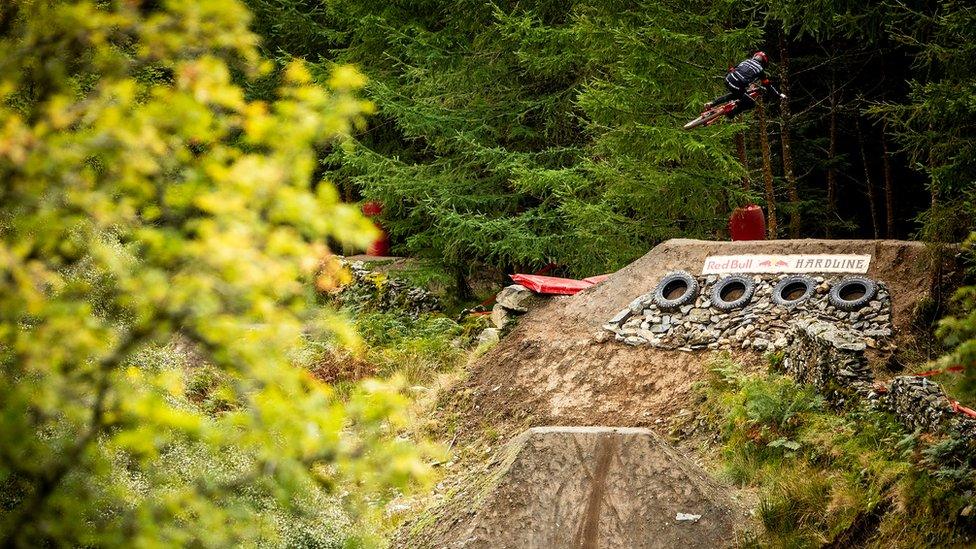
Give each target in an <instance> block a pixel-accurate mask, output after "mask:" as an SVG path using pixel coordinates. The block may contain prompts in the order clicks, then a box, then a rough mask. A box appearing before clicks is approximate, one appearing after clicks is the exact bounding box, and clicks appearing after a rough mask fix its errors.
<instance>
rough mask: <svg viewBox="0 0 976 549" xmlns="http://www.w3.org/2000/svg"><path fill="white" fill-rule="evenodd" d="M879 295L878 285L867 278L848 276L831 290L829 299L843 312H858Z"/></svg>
mask: <svg viewBox="0 0 976 549" xmlns="http://www.w3.org/2000/svg"><path fill="white" fill-rule="evenodd" d="M876 295H878V283H877V282H875V281H873V280H871V279H870V278H867V277H865V276H848V277H844V278H842V279H841V280H840V282H838V283H836V284H834V285H833V286H832V287H831V288H830V293H829V294H828V295H827V299H828V300H830V304H831V305H833V306H834V307H837V308H838V309H840V310H842V311H856V310H858V309H860V308H861V307H863V306H865V305H867V304H868V302H869V301H871V300H872V299H874V296H876Z"/></svg>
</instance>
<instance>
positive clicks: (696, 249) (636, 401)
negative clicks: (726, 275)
mask: <svg viewBox="0 0 976 549" xmlns="http://www.w3.org/2000/svg"><path fill="white" fill-rule="evenodd" d="M826 253H830V254H846V253H849V254H870V255H871V256H872V261H871V267H870V270H869V272H868V276H870V277H873V278H876V279H878V280H881V281H884V282H885V283H886V284H887V285H888V287H889V288H890V291H891V295H892V323H893V325H894V327H895V332H896V339H903V338H904V337H905V336H903V335H902V334H907V333H908V331H909V330H908V326H909V324H910V322H911V319H912V316H913V312H914V309H915V307H916V306H917V305H918V303H919V302H920V301H921V300H922V299H923V298H924V297H926V296H927V295H928V294H929V291H930V288H931V286H932V281H933V275H932V273H931V272H930V271H929V270H928V269H926V268H925V264H926V263H927V262H926V261H925V260H924V257H925V247H924V245H922V244H920V243H917V242H904V241H891V240H877V241H871V240H789V241H776V240H773V241H756V242H708V241H700V240H683V239H682V240H669V241H667V242H665V243H663V244H661V245H659V246H657V247H655V248H654V249H653V250H651V251H650V252H649V253H648V254H646V255H645V256H643V257H642V258H640V259H639V260H637V261H635V262H634V263H632V264H631V265H629V266H627V267H626V268H624V269H622V270H620V271H618V272H617V273H614V274H613V275H612V276H611V277H610V278H609V279H608V280H606V281H605V282H603V283H601V284H598V285H597V286H594V287H593V288H590V289H587V290H585V291H583V292H580V293H579V294H576V295H575V296H572V297H568V298H562V299H556V300H554V301H553V302H552V303H551V304H549V305H547V306H545V307H542V308H540V309H537V310H535V311H532V312H530V313H529V314H528V315H526V316H525V317H523V318H522V319H521V320H520V322H519V325H518V327H516V329H515V330H513V332H512V333H511V334H509V335H508V336H507V337H506V338H505V339H503V340H502V342H501V343H500V344H499V345H498V346H496V347H495V348H494V349H493V350H492V351H490V352H489V353H488V354H487V355H485V356H484V357H482V358H481V359H480V360H478V361H477V363H476V364H475V365H474V366H473V369H472V372H471V377H470V379H469V382H468V384H467V389H468V390H470V392H471V398H472V402H473V406H472V407H471V409H470V410H469V419H470V420H471V422H472V423H474V424H481V423H484V422H488V423H496V422H499V421H501V422H504V421H506V420H516V421H518V420H520V419H521V418H525V417H527V416H529V415H531V416H532V419H531V424H532V425H613V426H652V427H653V426H654V425H655V420H657V419H659V418H664V419H666V418H669V417H671V416H673V415H674V414H676V413H677V412H679V411H680V410H681V409H682V408H688V407H689V406H690V404H691V402H690V401H689V393H690V389H691V385H692V384H693V383H694V382H695V381H696V380H698V379H700V378H701V374H702V364H703V357H704V356H709V353H685V352H681V351H664V350H660V349H654V348H651V347H646V346H642V347H629V346H626V345H622V344H620V343H616V342H612V341H611V342H606V343H598V342H597V341H596V340H595V338H594V336H595V334H596V333H597V332H598V331H599V330H600V327H601V326H602V325H603V324H604V323H605V322H606V321H607V320H608V319H609V318H610V317H612V316H613V315H614V313H616V312H617V311H619V310H620V309H622V308H624V307H626V306H627V304H628V303H630V301H631V300H632V299H634V298H635V297H637V296H639V295H641V294H643V293H645V292H648V291H650V290H651V289H653V288H654V286H655V284H657V282H658V280H659V279H660V277H661V276H663V275H664V274H665V273H667V272H669V271H672V270H676V269H684V270H687V271H689V272H691V273H692V274H698V273H700V272H701V268H702V264H703V263H704V260H705V258H706V257H707V256H709V255H729V254H826ZM740 358H742V359H744V360H746V361H749V360H753V361H755V360H761V357H760V356H758V355H757V354H752V353H744V354H743V355H742V356H741V357H740Z"/></svg>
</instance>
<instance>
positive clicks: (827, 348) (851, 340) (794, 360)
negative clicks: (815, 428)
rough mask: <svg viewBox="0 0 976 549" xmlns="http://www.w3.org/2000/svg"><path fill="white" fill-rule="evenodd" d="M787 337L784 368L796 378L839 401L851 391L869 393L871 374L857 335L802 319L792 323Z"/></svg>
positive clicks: (829, 325) (871, 381)
mask: <svg viewBox="0 0 976 549" xmlns="http://www.w3.org/2000/svg"><path fill="white" fill-rule="evenodd" d="M787 339H789V341H790V345H789V346H788V347H787V348H786V352H785V353H784V356H783V368H784V369H785V370H786V372H787V373H788V374H790V375H791V376H792V377H793V378H794V379H796V380H797V381H799V382H802V383H809V384H811V385H813V386H814V387H816V388H817V390H818V391H820V393H821V394H823V395H824V396H826V397H827V398H828V399H830V400H832V401H834V402H836V403H838V404H841V403H843V401H844V400H845V399H846V398H848V395H849V394H851V393H852V392H853V393H856V394H859V395H861V396H865V397H866V396H868V394H870V392H871V388H872V383H873V381H874V376H873V375H872V373H871V369H870V368H869V367H868V363H867V358H866V357H865V356H864V349H865V348H866V345H865V343H864V341H863V340H862V338H861V336H860V335H859V334H857V333H855V332H854V331H852V330H849V329H843V328H841V327H838V326H837V325H835V324H832V323H830V322H825V321H823V320H809V319H803V320H797V321H794V322H793V326H792V328H791V329H790V332H789V334H788V336H787Z"/></svg>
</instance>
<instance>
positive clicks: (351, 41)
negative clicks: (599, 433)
mask: <svg viewBox="0 0 976 549" xmlns="http://www.w3.org/2000/svg"><path fill="white" fill-rule="evenodd" d="M250 4H251V5H252V6H253V7H254V9H255V10H256V11H257V13H259V17H258V23H257V26H258V28H259V29H262V32H264V33H266V36H268V39H269V48H270V49H273V50H274V49H278V48H280V49H281V50H283V51H284V52H286V53H290V54H293V55H297V56H302V57H305V58H308V59H314V60H317V59H318V58H319V57H325V58H326V60H325V61H324V62H322V63H321V66H322V67H327V66H329V65H330V63H332V62H336V61H338V62H353V63H356V64H358V65H359V66H360V67H361V68H362V69H363V71H364V72H365V73H366V74H367V75H368V76H369V77H370V84H369V85H368V87H367V93H368V94H369V96H370V98H371V99H373V100H374V101H375V102H376V104H377V106H378V107H379V110H380V116H379V117H377V119H376V122H375V124H373V125H372V126H371V128H370V129H369V131H367V132H365V133H363V134H361V135H360V136H358V141H359V142H358V146H357V147H354V148H349V149H341V150H336V151H335V152H334V154H333V155H331V156H330V157H329V158H328V159H327V160H326V165H327V166H328V167H330V168H332V169H334V170H335V171H334V172H333V173H334V174H335V177H336V178H337V179H338V180H341V181H343V182H344V183H345V182H348V183H350V184H351V185H352V186H354V187H355V188H357V189H359V190H360V191H361V192H362V193H363V194H364V195H365V196H366V197H368V198H370V199H380V200H382V201H383V202H384V204H386V207H387V209H386V211H385V219H384V222H385V224H386V226H387V227H388V228H389V229H390V231H391V233H392V235H393V237H394V239H395V241H398V242H400V247H399V250H400V251H401V252H404V253H409V254H411V255H415V256H425V257H431V258H436V259H438V260H441V261H444V262H446V263H448V264H450V265H463V264H465V263H467V262H469V261H470V260H472V259H478V260H481V261H486V262H488V263H490V264H492V265H498V266H506V267H511V266H523V267H527V266H531V265H535V266H538V265H541V264H545V263H548V262H549V261H550V260H552V261H556V262H558V263H560V264H564V265H567V266H569V267H570V268H571V269H572V271H573V272H574V273H578V274H586V275H589V274H594V273H601V272H606V271H608V270H611V269H614V268H617V267H619V266H622V265H623V264H625V263H626V262H628V261H630V260H631V259H633V258H634V257H635V256H637V255H640V254H641V253H643V252H644V251H646V249H647V248H648V246H649V245H651V244H653V243H655V242H657V241H660V240H662V239H665V238H669V237H673V236H679V235H683V236H703V237H705V236H712V235H714V234H715V232H716V231H717V230H719V229H720V228H721V227H722V226H723V225H724V220H723V212H724V211H725V210H726V209H727V207H728V205H729V202H730V201H731V202H741V201H743V200H745V198H744V197H743V196H742V195H741V193H740V192H738V191H737V190H736V188H737V182H738V178H739V175H740V168H739V167H738V164H737V163H736V162H735V160H734V159H733V158H732V156H731V155H730V150H729V146H728V144H729V142H730V136H731V135H732V133H731V132H733V131H734V128H731V127H726V128H721V129H718V130H707V131H702V132H697V133H687V132H684V131H682V130H681V129H680V127H681V124H682V123H683V122H684V120H683V119H684V117H686V116H688V115H689V114H690V113H692V112H694V108H695V107H697V106H698V105H700V104H701V103H702V102H703V101H704V100H705V99H706V98H708V99H710V98H711V95H712V94H713V93H714V89H712V88H711V87H710V86H709V85H708V81H709V80H708V79H709V78H710V77H713V76H714V75H718V74H721V73H722V71H723V70H724V67H725V63H727V62H728V59H731V58H735V57H738V56H740V55H741V53H742V52H743V51H744V50H745V47H746V44H747V43H748V42H749V41H750V40H751V39H752V38H754V37H755V30H754V29H747V30H745V31H724V30H722V29H721V27H718V26H716V25H714V24H713V23H714V18H713V17H712V16H711V15H710V14H711V11H710V10H711V7H710V5H708V4H706V5H704V6H703V7H691V6H690V5H689V6H683V7H677V6H673V7H665V6H664V5H662V4H660V3H658V2H647V1H639V2H634V3H633V5H630V6H627V7H626V8H622V7H621V6H618V5H615V4H612V3H609V4H608V3H606V2H597V1H587V2H570V3H566V2H551V1H548V0H541V1H533V2H529V3H525V2H519V3H488V4H486V3H483V2H472V1H470V0H458V1H455V2H451V3H448V4H444V3H441V4H436V5H423V6H421V5H417V4H409V5H408V4H395V3H394V4H391V3H388V2H370V1H359V2H345V3H342V4H329V5H327V6H325V7H321V6H317V7H312V6H308V5H306V4H305V3H303V2H285V3H281V2H273V1H269V0H250ZM283 4H284V5H283ZM296 12H297V13H300V14H302V16H303V17H304V18H303V19H302V21H300V22H297V21H296V26H298V27H300V30H299V29H298V28H295V27H289V28H287V29H285V28H282V27H281V26H279V25H278V24H277V22H278V21H281V20H283V18H294V17H297V15H296ZM300 37H304V38H300ZM313 44H314V45H313ZM326 44H327V45H326ZM380 51H382V52H383V54H382V55H377V52H380ZM690 196H693V197H695V199H694V200H687V197H690Z"/></svg>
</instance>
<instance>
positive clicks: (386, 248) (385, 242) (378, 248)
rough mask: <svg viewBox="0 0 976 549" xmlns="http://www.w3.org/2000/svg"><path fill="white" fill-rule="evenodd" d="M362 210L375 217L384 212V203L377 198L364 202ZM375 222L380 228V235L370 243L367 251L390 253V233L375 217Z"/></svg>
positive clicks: (379, 254)
mask: <svg viewBox="0 0 976 549" xmlns="http://www.w3.org/2000/svg"><path fill="white" fill-rule="evenodd" d="M362 212H363V215H365V216H366V217H369V218H374V217H376V216H378V215H380V214H381V213H383V203H382V202H379V201H376V200H370V201H369V202H364V203H363V206H362ZM373 224H374V225H376V228H377V229H379V230H380V236H379V237H378V238H377V239H376V240H374V241H373V243H372V244H370V245H369V248H367V249H366V253H367V254H369V255H378V256H386V255H390V235H388V234H386V230H385V229H383V227H382V226H381V225H380V224H379V222H378V221H376V220H375V219H373Z"/></svg>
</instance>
